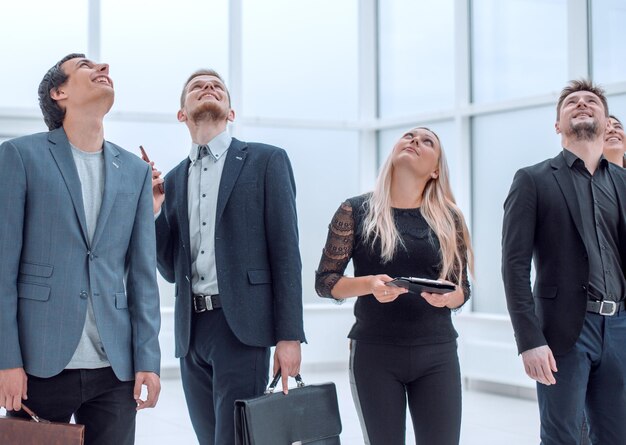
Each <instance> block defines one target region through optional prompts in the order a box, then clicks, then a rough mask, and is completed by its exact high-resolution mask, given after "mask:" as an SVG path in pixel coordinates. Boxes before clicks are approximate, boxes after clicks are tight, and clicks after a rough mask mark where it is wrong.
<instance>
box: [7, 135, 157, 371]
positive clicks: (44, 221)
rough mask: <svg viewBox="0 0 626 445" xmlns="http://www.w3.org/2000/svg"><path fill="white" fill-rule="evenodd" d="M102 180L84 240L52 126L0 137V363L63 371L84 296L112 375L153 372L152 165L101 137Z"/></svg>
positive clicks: (68, 170) (60, 139)
mask: <svg viewBox="0 0 626 445" xmlns="http://www.w3.org/2000/svg"><path fill="white" fill-rule="evenodd" d="M104 162H105V187H104V194H103V198H102V206H101V208H100V215H99V218H98V222H97V225H96V230H95V233H94V237H93V242H92V243H89V241H88V240H89V238H88V236H87V227H86V223H85V212H84V207H83V200H82V193H81V184H80V180H79V178H78V172H77V170H76V165H75V164H74V159H73V157H72V152H71V147H70V145H69V142H68V139H67V136H66V134H65V131H64V130H63V129H62V128H60V129H57V130H53V131H51V132H48V133H39V134H35V135H31V136H25V137H21V138H17V139H13V140H10V141H7V142H5V143H3V144H2V145H0V215H2V217H1V218H0V339H1V341H0V369H8V368H16V367H24V368H25V370H26V372H27V373H29V374H32V375H35V376H38V377H51V376H54V375H56V374H58V373H59V372H60V371H62V370H63V369H64V368H65V366H66V365H67V364H68V362H69V361H70V359H71V358H72V356H73V354H74V351H75V350H76V346H77V345H78V341H79V340H80V336H81V333H82V330H83V326H84V323H85V316H86V312H87V304H88V295H89V294H91V296H92V299H93V306H94V312H95V316H96V324H97V326H98V331H99V333H100V337H101V339H102V343H103V346H104V348H105V352H106V355H107V357H108V359H109V362H110V363H111V366H112V368H113V370H114V372H115V374H116V375H117V377H118V378H119V379H120V380H124V381H127V380H132V379H133V378H134V373H135V372H137V371H151V372H156V373H158V372H159V366H160V350H159V343H158V333H159V327H160V311H159V294H158V287H157V282H156V254H155V248H154V246H155V234H154V218H153V216H152V192H151V172H150V168H149V167H148V165H147V164H146V163H145V162H143V161H141V160H140V159H139V158H138V157H136V156H134V155H132V154H130V153H128V152H127V151H125V150H123V149H121V148H120V147H117V146H116V145H114V144H112V143H110V142H105V143H104Z"/></svg>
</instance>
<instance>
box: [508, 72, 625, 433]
mask: <svg viewBox="0 0 626 445" xmlns="http://www.w3.org/2000/svg"><path fill="white" fill-rule="evenodd" d="M607 119H608V106H607V103H606V98H605V96H604V92H603V91H602V90H601V89H600V88H598V87H596V86H594V85H593V84H591V83H590V82H587V81H572V82H570V84H569V85H568V86H567V87H565V88H564V89H563V91H562V92H561V96H560V98H559V101H558V105H557V122H556V124H555V127H556V131H557V133H559V134H560V135H561V142H562V146H563V150H562V152H561V153H559V154H558V155H557V156H556V157H554V158H552V159H548V160H546V161H544V162H541V163H539V164H537V165H533V166H530V167H526V168H523V169H520V170H519V171H518V172H517V173H516V175H515V178H514V179H513V184H512V185H511V190H510V192H509V195H508V197H507V199H506V201H505V203H504V222H503V228H502V231H503V236H502V275H503V279H504V287H505V292H506V298H507V305H508V309H509V313H510V315H511V321H512V323H513V328H514V330H515V338H516V341H517V346H518V350H519V352H520V354H521V355H522V360H523V362H524V367H525V370H526V373H527V374H528V375H529V376H530V377H531V378H532V379H534V380H536V381H537V398H538V402H539V410H540V415H541V443H542V445H563V444H579V443H580V441H581V425H582V424H583V416H584V415H585V414H586V416H587V420H588V423H589V429H590V437H591V442H592V443H593V444H602V445H622V444H623V443H624V437H626V426H625V425H626V423H624V418H626V385H625V382H626V348H624V344H626V303H625V302H624V297H625V296H626V277H625V271H626V171H625V170H624V169H623V168H620V167H617V166H615V165H614V164H612V163H611V162H609V161H608V160H607V159H606V158H605V157H604V156H603V155H602V149H603V145H604V140H605V137H604V136H605V129H606V128H607ZM531 260H532V261H534V264H535V269H536V279H535V284H534V288H533V289H532V290H531V287H530V273H531Z"/></svg>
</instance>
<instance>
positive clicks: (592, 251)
mask: <svg viewBox="0 0 626 445" xmlns="http://www.w3.org/2000/svg"><path fill="white" fill-rule="evenodd" d="M563 156H565V161H566V162H567V165H568V166H569V167H570V173H571V175H572V180H573V181H574V188H575V189H576V196H577V197H578V204H579V206H580V213H581V217H582V224H583V241H584V243H585V247H586V248H587V255H588V256H589V286H588V289H589V298H590V299H592V300H608V301H620V300H622V299H623V297H624V291H625V290H626V280H625V279H624V274H623V273H622V262H621V258H620V255H619V248H618V245H619V236H618V230H617V225H618V222H619V207H618V201H617V192H616V191H615V184H613V180H612V179H611V175H610V174H609V161H608V160H607V159H605V158H604V156H602V157H601V158H600V162H599V164H598V168H597V169H596V170H595V172H594V173H593V175H591V173H589V170H587V167H585V163H584V162H583V160H582V159H580V158H579V157H578V156H576V155H575V154H574V153H572V152H571V151H569V150H567V149H563Z"/></svg>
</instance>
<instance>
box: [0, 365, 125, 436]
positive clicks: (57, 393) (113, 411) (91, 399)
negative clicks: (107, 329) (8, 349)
mask: <svg viewBox="0 0 626 445" xmlns="http://www.w3.org/2000/svg"><path fill="white" fill-rule="evenodd" d="M134 386H135V382H134V381H130V382H122V381H120V380H118V378H117V377H116V376H115V373H114V372H113V370H112V369H111V368H110V367H107V368H100V369H66V370H64V371H62V372H61V373H60V374H57V375H55V376H54V377H49V378H40V377H35V376H32V375H28V400H25V401H24V403H26V406H28V407H29V408H30V409H31V410H33V411H34V412H35V413H37V415H38V416H39V417H42V418H44V419H47V420H50V421H53V422H69V421H70V419H71V417H72V415H73V416H74V419H75V420H76V423H81V424H83V425H85V445H132V444H134V443H135V416H136V414H137V411H136V407H137V404H136V402H135V399H134V397H133V388H134ZM8 415H9V416H15V417H28V415H27V414H26V413H25V412H24V411H19V412H15V411H11V412H9V413H8Z"/></svg>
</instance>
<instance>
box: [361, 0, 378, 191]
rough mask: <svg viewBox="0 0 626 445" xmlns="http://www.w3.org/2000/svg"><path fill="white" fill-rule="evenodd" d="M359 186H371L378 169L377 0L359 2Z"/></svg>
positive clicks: (368, 188)
mask: <svg viewBox="0 0 626 445" xmlns="http://www.w3.org/2000/svg"><path fill="white" fill-rule="evenodd" d="M357 29H358V34H359V35H358V40H357V41H358V54H359V58H358V88H359V90H358V93H359V94H358V98H359V99H358V117H357V119H358V127H359V142H358V144H359V190H361V191H366V190H371V189H372V188H373V185H374V182H375V181H376V174H377V170H378V152H379V147H378V131H377V129H376V120H377V118H378V1H377V0H360V1H359V2H358V25H357Z"/></svg>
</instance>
